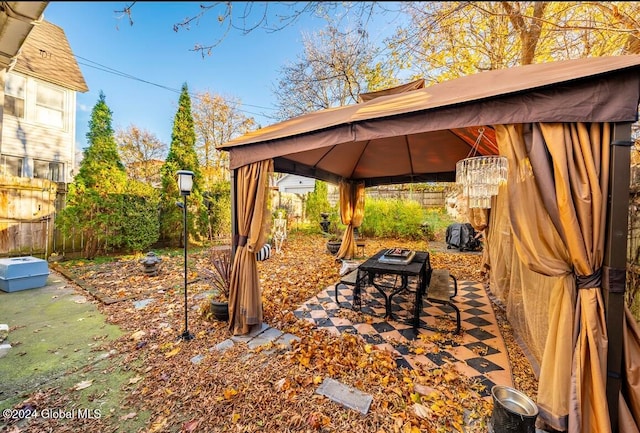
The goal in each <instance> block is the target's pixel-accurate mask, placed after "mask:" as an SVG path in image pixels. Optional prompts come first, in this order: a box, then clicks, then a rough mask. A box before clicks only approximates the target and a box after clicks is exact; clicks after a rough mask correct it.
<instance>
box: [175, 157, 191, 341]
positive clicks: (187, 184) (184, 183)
mask: <svg viewBox="0 0 640 433" xmlns="http://www.w3.org/2000/svg"><path fill="white" fill-rule="evenodd" d="M176 175H177V176H178V189H180V195H181V196H182V198H183V202H182V203H180V202H178V203H176V204H177V205H178V206H179V207H181V208H182V215H183V221H184V332H183V333H182V334H180V336H179V338H181V339H183V340H185V341H189V340H193V334H191V333H190V332H189V325H188V320H187V244H188V243H189V237H188V236H189V235H188V234H187V196H188V195H189V194H191V189H192V188H193V172H192V171H188V170H178V171H177V172H176Z"/></svg>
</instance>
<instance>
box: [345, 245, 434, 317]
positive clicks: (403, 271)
mask: <svg viewBox="0 0 640 433" xmlns="http://www.w3.org/2000/svg"><path fill="white" fill-rule="evenodd" d="M387 250H388V248H384V249H382V250H380V251H378V252H377V253H376V254H375V255H373V256H372V257H370V258H369V259H368V260H367V261H365V262H364V263H362V264H361V265H360V266H359V267H358V278H357V280H356V284H355V287H354V290H353V307H354V309H356V310H359V309H360V308H361V303H362V301H361V296H360V294H361V291H362V289H363V288H364V287H365V285H366V284H368V285H371V286H373V287H374V288H375V289H376V290H377V291H378V292H380V294H382V296H383V297H384V300H385V318H390V319H393V313H392V311H391V300H392V299H393V297H394V296H395V295H397V294H398V293H401V292H403V291H406V290H409V278H417V279H418V281H417V288H416V290H415V298H414V306H413V327H414V328H418V326H419V325H420V311H421V310H422V297H423V295H424V293H425V292H426V288H427V286H428V284H429V279H430V277H431V263H430V261H429V253H428V252H426V251H416V253H415V256H414V257H413V260H411V262H410V263H407V264H396V263H384V262H380V261H379V260H378V259H379V258H380V257H382V256H383V255H384V253H385V252H386V251H387ZM386 275H391V276H396V278H395V281H394V284H386V283H384V282H383V280H382V279H383V277H384V276H386ZM398 276H399V277H400V284H399V285H397V284H396V283H397V280H398V278H397V277H398Z"/></svg>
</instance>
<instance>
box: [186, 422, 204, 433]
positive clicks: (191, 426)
mask: <svg viewBox="0 0 640 433" xmlns="http://www.w3.org/2000/svg"><path fill="white" fill-rule="evenodd" d="M198 424H200V420H197V419H194V420H191V421H189V422H186V423H184V426H183V429H184V431H185V432H189V433H190V432H194V431H196V429H197V428H198Z"/></svg>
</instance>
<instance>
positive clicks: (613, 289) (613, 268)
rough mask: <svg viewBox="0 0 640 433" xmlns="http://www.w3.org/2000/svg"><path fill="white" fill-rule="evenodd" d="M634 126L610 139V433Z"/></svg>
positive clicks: (614, 425)
mask: <svg viewBox="0 0 640 433" xmlns="http://www.w3.org/2000/svg"><path fill="white" fill-rule="evenodd" d="M632 144H633V142H632V141H631V123H615V124H614V126H613V136H612V140H611V163H610V168H609V181H610V183H609V196H608V197H607V227H606V238H605V251H604V263H603V265H604V266H603V275H602V277H603V278H602V292H603V293H602V294H603V299H604V303H605V314H606V321H607V334H608V338H609V349H608V352H607V404H608V406H609V419H610V421H611V431H612V432H614V433H616V432H618V398H619V395H620V389H621V382H622V378H623V374H624V371H623V353H624V351H623V350H624V348H623V338H622V337H623V326H624V314H625V313H624V303H625V300H624V298H625V296H624V292H625V285H626V270H627V236H628V217H629V179H630V147H631V145H632Z"/></svg>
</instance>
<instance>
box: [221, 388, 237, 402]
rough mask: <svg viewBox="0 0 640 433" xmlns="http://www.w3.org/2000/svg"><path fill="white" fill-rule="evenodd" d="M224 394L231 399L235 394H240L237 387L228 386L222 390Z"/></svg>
mask: <svg viewBox="0 0 640 433" xmlns="http://www.w3.org/2000/svg"><path fill="white" fill-rule="evenodd" d="M222 394H223V395H224V398H225V399H227V400H231V399H232V398H233V396H235V395H237V394H238V391H237V390H236V389H235V388H227V389H225V390H224V391H223V392H222Z"/></svg>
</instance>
